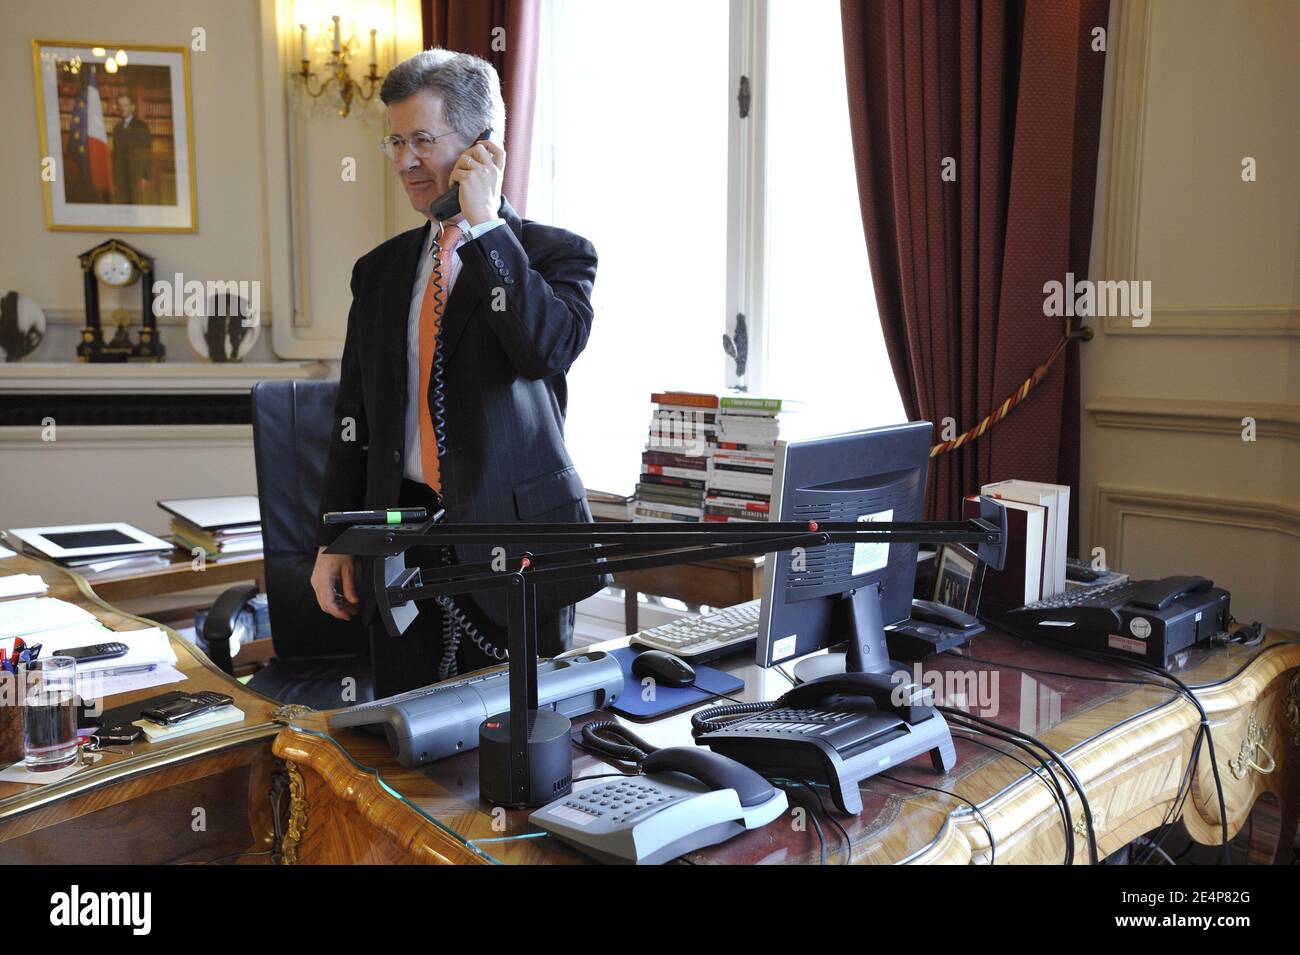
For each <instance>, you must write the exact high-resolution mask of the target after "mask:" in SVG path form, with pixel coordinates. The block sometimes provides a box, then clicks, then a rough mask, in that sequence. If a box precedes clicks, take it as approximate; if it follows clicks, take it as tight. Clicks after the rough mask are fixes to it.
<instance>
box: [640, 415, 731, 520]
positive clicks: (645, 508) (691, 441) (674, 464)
mask: <svg viewBox="0 0 1300 955" xmlns="http://www.w3.org/2000/svg"><path fill="white" fill-rule="evenodd" d="M650 401H651V402H652V403H653V404H654V411H653V413H652V414H651V416H650V433H649V437H648V439H647V440H646V445H645V450H644V451H643V452H642V454H641V478H640V480H639V481H638V482H637V486H636V503H635V505H634V506H633V508H632V519H633V520H634V521H700V520H703V518H704V494H705V490H706V489H707V487H708V483H709V452H710V450H711V449H712V447H713V445H714V443H716V441H717V433H718V396H717V395H707V394H701V393H699V392H692V391H664V392H655V393H654V394H652V395H651V396H650Z"/></svg>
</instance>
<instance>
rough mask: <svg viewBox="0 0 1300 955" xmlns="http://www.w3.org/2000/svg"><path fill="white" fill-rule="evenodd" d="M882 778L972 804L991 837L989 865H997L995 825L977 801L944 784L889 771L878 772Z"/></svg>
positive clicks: (985, 832)
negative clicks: (928, 783)
mask: <svg viewBox="0 0 1300 955" xmlns="http://www.w3.org/2000/svg"><path fill="white" fill-rule="evenodd" d="M876 777H878V778H880V779H888V780H889V781H890V782H895V783H898V784H899V785H900V786H915V787H917V788H918V789H928V790H929V791H930V792H932V793H943V794H944V795H945V796H951V797H952V798H953V799H960V800H961V801H962V802H964V803H965V804H966V805H968V806H970V807H971V809H972V810H973V811H974V813H975V815H976V816H978V817H979V821H980V825H981V826H983V827H984V834H985V835H987V836H988V837H989V865H995V864H996V863H997V859H998V843H997V840H996V839H994V838H993V827H992V826H990V825H989V821H988V819H986V818H985V817H984V813H983V811H982V810H981V809H980V807H979V806H977V805H975V803H973V802H971V801H970V800H969V799H967V798H966V797H965V796H963V795H961V793H955V792H953V791H952V790H951V789H944V788H943V787H942V786H927V785H926V784H925V783H918V782H912V781H911V780H906V779H899V778H898V777H897V776H891V775H889V773H876Z"/></svg>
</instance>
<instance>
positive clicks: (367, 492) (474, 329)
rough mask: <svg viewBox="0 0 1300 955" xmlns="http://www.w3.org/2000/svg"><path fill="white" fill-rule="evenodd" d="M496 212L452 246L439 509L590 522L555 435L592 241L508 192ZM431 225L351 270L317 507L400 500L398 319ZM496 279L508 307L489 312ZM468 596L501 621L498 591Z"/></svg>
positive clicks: (587, 301)
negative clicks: (349, 436)
mask: <svg viewBox="0 0 1300 955" xmlns="http://www.w3.org/2000/svg"><path fill="white" fill-rule="evenodd" d="M500 215H501V218H503V219H505V223H506V224H505V225H503V226H498V227H497V228H495V229H492V230H491V231H489V232H487V233H486V234H484V235H482V236H480V237H479V238H477V239H475V240H473V241H472V242H466V243H464V244H463V245H461V247H460V252H459V255H460V260H461V270H460V274H459V276H458V277H457V279H456V284H455V286H454V288H453V289H452V293H451V297H450V298H449V299H448V302H447V310H446V314H445V315H444V317H443V339H442V347H443V349H444V351H443V355H444V359H443V360H444V367H445V382H446V383H445V395H446V408H447V414H446V447H444V448H443V449H442V455H441V459H440V465H441V474H442V484H443V498H444V503H445V506H446V508H447V519H448V520H449V521H451V522H454V523H470V522H473V523H521V522H527V521H545V522H589V521H591V511H590V509H589V508H588V506H587V498H586V492H585V490H584V488H583V484H582V479H581V478H580V477H578V472H577V470H576V469H575V468H574V466H573V461H572V460H571V459H570V457H569V452H568V450H567V449H566V448H565V446H564V414H565V407H566V404H567V401H568V388H567V386H566V384H565V378H564V375H565V372H567V371H568V370H569V367H570V366H571V365H572V364H573V362H574V360H575V359H576V358H577V357H578V355H579V354H581V352H582V350H583V348H584V347H586V344H587V337H588V335H589V334H590V332H591V321H592V308H591V286H592V283H593V282H594V281H595V278H596V251H595V249H593V248H592V246H591V243H590V242H588V241H587V240H586V239H584V238H582V237H581V236H578V235H574V234H573V233H572V232H566V231H565V230H563V229H557V228H553V227H551V226H546V225H542V224H540V223H537V222H529V221H527V220H523V219H520V218H519V215H518V214H517V213H516V212H515V211H514V209H512V208H511V206H510V204H509V203H508V202H507V201H506V200H505V199H504V198H503V199H502V201H501V212H500ZM429 228H430V226H429V225H428V224H426V225H424V226H423V227H421V228H418V229H412V230H411V231H410V232H404V233H402V234H401V235H399V236H396V237H395V238H392V239H389V240H388V241H387V242H385V243H384V244H383V245H380V246H379V247H377V248H375V249H373V250H372V251H370V252H368V253H367V254H366V255H364V256H362V257H361V258H360V259H359V260H358V261H357V264H356V266H355V268H354V269H353V270H352V310H351V312H350V313H349V314H348V331H347V340H346V343H345V344H344V346H343V362H342V369H341V372H340V377H339V393H338V400H337V404H336V406H335V422H334V430H333V437H332V440H331V446H330V453H329V460H328V463H327V464H326V467H325V482H324V491H323V493H322V496H321V502H320V510H321V512H322V513H324V512H325V511H342V510H356V509H359V508H366V509H370V508H383V507H392V506H394V505H396V504H397V501H398V492H399V490H400V487H401V481H402V471H403V464H402V459H403V455H404V454H405V448H404V444H405V414H406V401H407V398H406V375H407V347H406V331H407V318H408V315H409V314H410V307H411V291H412V287H413V286H414V284H415V277H416V272H417V267H418V265H419V261H418V260H419V257H420V250H421V249H422V248H423V244H424V240H425V237H426V235H427V230H428V229H429ZM498 288H499V289H501V290H502V293H503V301H504V304H505V307H504V309H503V310H501V311H494V310H493V308H492V307H491V305H492V300H493V296H494V290H495V289H498ZM501 300H502V299H501V298H499V299H498V301H501ZM430 385H431V387H430V393H431V392H432V382H431V383H430ZM427 398H428V396H426V399H427ZM345 418H352V419H353V420H354V421H355V423H356V424H355V432H356V439H355V440H354V441H350V442H349V441H344V440H343V435H344V430H343V428H344V419H345ZM337 535H338V531H337V530H336V529H332V528H327V527H325V526H324V525H322V527H321V530H320V534H319V536H318V538H317V539H318V542H319V543H320V544H329V543H330V542H331V541H332V540H333V538H334V537H336V536H337ZM525 549H526V550H531V551H532V552H534V553H541V552H542V551H543V548H537V547H525V546H522V545H521V546H511V547H507V548H506V550H507V553H508V554H509V555H510V556H515V555H517V554H519V553H520V552H522V551H523V550H525ZM491 550H492V548H491V545H483V546H478V545H474V546H463V547H458V548H457V549H456V556H457V559H458V560H459V561H460V562H461V563H471V562H480V561H487V560H490V559H491ZM605 582H606V581H605V579H604V578H603V577H600V576H592V577H589V578H582V579H580V580H577V581H571V582H566V583H564V584H556V585H551V586H548V587H546V588H539V594H538V596H539V604H540V606H539V610H541V611H546V610H550V609H554V608H556V607H559V606H562V605H564V604H569V603H574V602H576V601H578V600H581V599H582V598H584V597H588V596H590V595H591V594H593V593H595V592H596V591H597V590H599V589H600V587H601V586H603V585H604V583H605ZM361 583H362V587H361V589H362V594H363V605H362V612H363V619H369V617H370V615H371V614H372V613H373V594H372V592H371V589H370V581H369V578H368V576H367V577H366V578H365V579H363V580H362V582H361ZM459 599H460V600H467V599H469V598H468V597H462V598H459ZM474 599H475V600H476V602H477V603H478V604H479V606H480V607H481V608H482V609H483V610H484V611H485V612H486V613H487V615H488V616H489V617H490V618H491V619H492V620H493V621H495V622H496V623H498V624H501V625H504V624H505V621H506V610H505V598H504V595H503V594H501V593H500V592H498V591H488V592H480V593H479V594H477V595H475V597H474Z"/></svg>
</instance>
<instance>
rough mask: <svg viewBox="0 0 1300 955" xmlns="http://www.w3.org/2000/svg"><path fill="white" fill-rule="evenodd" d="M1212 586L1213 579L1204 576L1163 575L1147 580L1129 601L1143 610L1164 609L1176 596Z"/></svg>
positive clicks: (1204, 589) (1200, 590)
mask: <svg viewBox="0 0 1300 955" xmlns="http://www.w3.org/2000/svg"><path fill="white" fill-rule="evenodd" d="M1213 586H1214V581H1212V580H1207V579H1206V578H1204V577H1192V576H1189V577H1165V578H1164V579H1162V580H1148V581H1147V582H1146V583H1144V584H1143V585H1142V587H1141V588H1140V589H1139V590H1138V592H1137V593H1136V594H1134V595H1133V597H1132V599H1131V600H1130V601H1129V603H1130V604H1132V605H1133V606H1134V607H1141V608H1142V609H1143V610H1166V609H1168V607H1169V605H1170V604H1172V603H1173V602H1174V600H1175V599H1177V598H1178V597H1181V596H1183V595H1184V594H1194V593H1201V592H1202V591H1206V590H1209V589H1210V588H1211V587H1213Z"/></svg>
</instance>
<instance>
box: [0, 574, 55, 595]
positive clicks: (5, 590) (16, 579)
mask: <svg viewBox="0 0 1300 955" xmlns="http://www.w3.org/2000/svg"><path fill="white" fill-rule="evenodd" d="M49 589H50V585H49V584H47V583H46V582H45V580H44V579H43V578H42V577H40V575H38V574H10V575H9V576H8V577H0V599H4V598H8V597H30V596H31V595H33V594H43V593H46V592H48V591H49Z"/></svg>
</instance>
